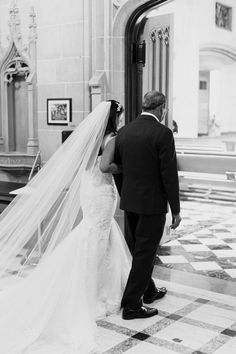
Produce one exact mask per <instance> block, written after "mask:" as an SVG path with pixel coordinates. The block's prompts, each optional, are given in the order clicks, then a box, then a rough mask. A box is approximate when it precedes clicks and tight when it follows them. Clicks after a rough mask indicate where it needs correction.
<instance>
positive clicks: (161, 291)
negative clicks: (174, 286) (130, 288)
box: [143, 288, 167, 304]
mask: <svg viewBox="0 0 236 354" xmlns="http://www.w3.org/2000/svg"><path fill="white" fill-rule="evenodd" d="M166 293H167V289H166V288H157V290H156V292H155V293H154V294H152V295H151V296H149V297H146V296H144V297H143V302H145V304H151V303H152V302H153V301H155V300H158V299H161V298H162V297H163V296H165V294H166Z"/></svg>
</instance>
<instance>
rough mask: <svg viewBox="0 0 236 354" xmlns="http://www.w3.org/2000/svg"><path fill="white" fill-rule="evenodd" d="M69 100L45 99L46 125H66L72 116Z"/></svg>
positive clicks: (70, 100)
mask: <svg viewBox="0 0 236 354" xmlns="http://www.w3.org/2000/svg"><path fill="white" fill-rule="evenodd" d="M71 112H72V99H71V98H48V99H47V123H48V124H49V125H68V124H69V122H71V119H72V116H71Z"/></svg>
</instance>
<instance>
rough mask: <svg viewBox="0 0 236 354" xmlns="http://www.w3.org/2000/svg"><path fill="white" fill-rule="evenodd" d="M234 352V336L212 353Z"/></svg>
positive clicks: (235, 339)
mask: <svg viewBox="0 0 236 354" xmlns="http://www.w3.org/2000/svg"><path fill="white" fill-rule="evenodd" d="M235 352H236V338H232V339H231V340H229V341H228V342H227V343H225V344H224V345H222V347H220V348H219V349H217V350H216V351H215V352H214V354H235Z"/></svg>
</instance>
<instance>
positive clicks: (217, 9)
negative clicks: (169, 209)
mask: <svg viewBox="0 0 236 354" xmlns="http://www.w3.org/2000/svg"><path fill="white" fill-rule="evenodd" d="M149 90H158V91H160V92H162V93H163V94H165V96H166V99H167V104H168V114H167V116H166V118H165V122H164V124H165V125H167V126H168V127H169V128H171V129H173V128H174V127H175V129H174V139H175V146H176V154H177V163H178V173H179V184H180V198H181V217H182V222H181V225H180V226H179V227H178V228H177V229H176V230H174V231H172V233H171V237H170V240H168V241H167V242H165V243H163V244H162V245H160V246H159V248H158V252H157V256H156V262H155V267H154V279H155V281H156V284H157V285H158V286H165V287H166V288H167V289H168V292H167V295H166V296H165V298H163V299H160V300H158V301H156V302H155V303H154V307H156V308H158V310H159V314H158V316H154V317H152V318H149V319H145V320H141V319H140V320H139V319H136V320H133V321H125V320H123V319H122V318H121V315H120V314H119V313H118V314H112V315H110V316H108V317H106V318H104V319H101V320H98V322H97V325H98V333H99V336H98V337H99V339H98V340H99V345H100V348H101V353H104V354H105V353H106V354H120V353H126V352H127V354H157V353H160V354H174V353H182V354H234V353H235V350H236V349H235V348H236V100H235V91H236V3H235V0H219V1H217V0H148V1H143V0H99V1H98V0H86V1H84V0H67V1H66V2H64V1H62V0H51V1H50V2H46V1H44V0H30V1H28V0H0V213H2V212H3V211H4V210H5V209H6V208H7V207H8V205H10V204H11V203H14V198H15V197H16V196H17V194H20V193H21V188H22V187H25V186H27V183H28V182H29V181H30V180H31V179H32V178H34V176H36V175H37V172H38V171H39V170H40V169H41V168H43V166H44V165H45V164H46V163H47V161H48V160H49V159H50V157H51V156H52V155H53V153H54V152H55V151H56V150H57V149H58V148H59V147H60V146H61V144H63V143H64V142H65V140H66V139H67V138H68V137H69V135H70V134H71V133H72V132H73V130H74V129H75V128H76V127H77V126H78V125H79V124H80V123H81V122H82V121H83V119H84V118H85V117H86V116H87V114H88V113H89V112H90V111H92V110H93V108H94V107H96V105H97V104H98V103H99V102H101V101H103V100H107V99H117V100H119V101H120V102H122V104H123V105H124V108H125V121H126V123H129V122H131V121H132V120H134V119H135V118H136V117H137V115H138V114H139V113H140V112H141V109H142V108H141V105H142V97H143V95H144V94H145V93H146V92H147V91H149ZM115 217H116V220H117V221H118V223H119V225H120V227H121V229H122V230H123V232H125V226H124V214H123V212H122V211H121V210H120V209H119V205H117V210H116V214H115ZM21 257H23V255H19V257H18V259H17V260H16V262H21ZM11 272H13V274H14V267H13V269H11ZM0 290H1V289H0ZM0 348H1V343H0ZM0 352H1V350H0ZM4 354H7V353H4ZM45 354H49V353H45Z"/></svg>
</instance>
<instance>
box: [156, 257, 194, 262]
mask: <svg viewBox="0 0 236 354" xmlns="http://www.w3.org/2000/svg"><path fill="white" fill-rule="evenodd" d="M159 258H160V260H161V261H162V262H163V263H188V261H187V259H186V258H185V257H184V256H159Z"/></svg>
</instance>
